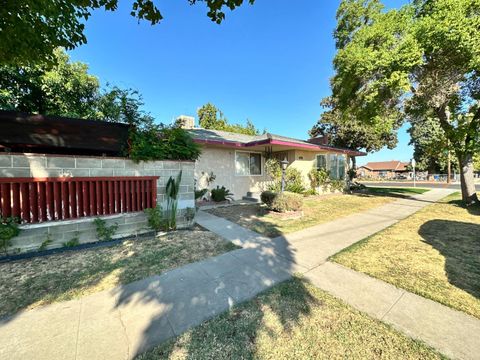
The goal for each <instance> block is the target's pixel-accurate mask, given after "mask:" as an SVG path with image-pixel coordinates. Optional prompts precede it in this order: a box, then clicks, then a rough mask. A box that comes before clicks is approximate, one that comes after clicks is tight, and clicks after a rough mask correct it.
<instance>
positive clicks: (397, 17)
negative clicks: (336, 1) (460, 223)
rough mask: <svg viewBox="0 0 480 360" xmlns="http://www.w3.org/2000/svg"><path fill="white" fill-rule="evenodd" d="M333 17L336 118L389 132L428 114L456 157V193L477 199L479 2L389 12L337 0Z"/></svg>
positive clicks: (455, 0) (447, 0) (419, 0)
mask: <svg viewBox="0 0 480 360" xmlns="http://www.w3.org/2000/svg"><path fill="white" fill-rule="evenodd" d="M337 19H338V26H337V29H336V36H337V53H336V56H335V59H334V69H335V75H334V77H333V78H332V80H331V89H332V95H331V97H332V103H333V104H334V108H335V111H336V116H337V119H338V121H339V123H341V124H342V125H343V124H349V123H350V122H352V121H354V122H356V123H358V124H362V125H361V126H363V125H366V126H369V127H373V128H374V129H381V130H382V132H384V133H391V134H395V133H396V131H397V129H398V128H399V126H400V125H401V124H402V123H403V122H404V121H405V120H408V121H416V120H418V119H427V118H430V119H431V121H433V122H434V123H435V124H436V125H438V126H439V127H440V128H441V129H442V130H443V132H444V136H445V140H448V144H450V146H451V149H452V151H453V152H454V154H455V155H456V157H457V159H458V162H459V169H460V174H461V183H462V195H463V199H464V200H465V201H466V202H467V203H472V202H475V201H478V198H477V196H476V193H475V187H474V185H473V156H474V154H475V153H476V152H478V150H479V148H480V137H479V128H480V76H479V75H480V73H479V69H480V0H436V1H428V0H414V1H413V2H412V3H410V4H407V5H404V6H403V7H401V8H399V9H392V10H388V11H387V10H385V9H383V7H382V5H381V3H380V2H379V1H378V0H344V1H342V3H341V5H340V8H339V11H338V13H337ZM446 142H447V141H445V142H444V143H446Z"/></svg>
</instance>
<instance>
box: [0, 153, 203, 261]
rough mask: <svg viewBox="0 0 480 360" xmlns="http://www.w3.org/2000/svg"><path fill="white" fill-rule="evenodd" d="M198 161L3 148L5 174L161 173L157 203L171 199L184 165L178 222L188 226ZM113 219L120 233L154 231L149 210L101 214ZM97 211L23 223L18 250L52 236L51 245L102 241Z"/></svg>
mask: <svg viewBox="0 0 480 360" xmlns="http://www.w3.org/2000/svg"><path fill="white" fill-rule="evenodd" d="M194 168H195V163H194V162H193V161H148V162H140V163H135V162H133V161H132V160H129V159H125V158H108V157H92V156H70V155H42V154H7V153H5V154H0V177H2V178H4V177H32V178H44V177H60V176H65V177H99V176H112V177H113V176H159V177H160V178H159V179H158V182H157V203H158V204H160V205H163V204H164V202H165V201H166V197H165V185H166V182H167V181H168V179H169V178H170V176H174V177H176V176H178V173H179V172H180V171H182V181H181V183H180V194H179V202H178V211H179V214H178V226H179V228H181V227H185V226H188V225H189V224H188V222H187V219H186V217H185V215H186V209H187V208H194V207H195V196H194ZM100 217H101V218H102V219H105V220H106V221H107V225H111V224H114V223H117V224H118V230H117V232H116V234H115V237H125V236H130V235H137V234H141V233H145V232H147V231H151V230H150V229H149V228H148V226H147V219H146V216H145V214H144V213H143V212H136V213H128V214H117V215H109V216H100ZM94 219H95V217H90V218H82V219H78V220H64V221H49V222H44V223H38V224H24V225H21V229H22V231H21V233H20V235H19V236H17V237H16V238H14V239H12V251H21V252H25V251H34V250H37V249H38V248H39V247H40V245H41V244H42V242H44V241H45V240H47V239H49V240H51V243H50V245H49V246H48V248H57V247H62V246H63V244H64V243H65V242H68V241H70V240H72V239H73V238H78V240H79V242H80V243H88V242H95V241H98V239H97V235H96V231H95V225H94V224H93V220H94Z"/></svg>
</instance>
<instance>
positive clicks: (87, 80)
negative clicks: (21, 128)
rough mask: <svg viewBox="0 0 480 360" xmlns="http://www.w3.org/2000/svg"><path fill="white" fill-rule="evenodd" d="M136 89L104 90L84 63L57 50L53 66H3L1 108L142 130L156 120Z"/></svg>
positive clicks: (111, 87)
mask: <svg viewBox="0 0 480 360" xmlns="http://www.w3.org/2000/svg"><path fill="white" fill-rule="evenodd" d="M142 107H143V102H142V97H141V95H140V94H139V93H138V92H137V91H135V90H132V89H121V88H118V87H116V86H107V87H106V88H101V87H100V81H99V79H98V78H97V77H96V76H95V75H92V74H90V73H89V72H88V66H87V65H86V64H85V63H82V62H79V61H77V62H72V61H70V58H69V56H68V55H67V54H66V53H65V52H64V51H63V50H62V49H56V50H55V52H54V58H53V60H52V63H50V64H48V65H47V64H46V63H43V64H38V65H32V66H16V65H3V66H1V65H0V109H1V110H15V111H23V112H28V113H38V114H44V115H60V116H67V117H68V116H69V117H75V118H85V119H87V118H88V119H95V120H105V121H112V122H122V123H126V124H130V125H135V126H139V127H142V126H144V125H145V124H148V123H152V122H153V118H152V117H151V116H150V115H148V114H147V113H145V112H144V111H143V110H142Z"/></svg>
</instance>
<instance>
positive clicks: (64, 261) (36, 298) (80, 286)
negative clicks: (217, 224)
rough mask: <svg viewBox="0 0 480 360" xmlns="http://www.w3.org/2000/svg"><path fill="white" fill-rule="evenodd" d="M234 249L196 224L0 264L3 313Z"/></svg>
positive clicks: (84, 292) (68, 296)
mask: <svg viewBox="0 0 480 360" xmlns="http://www.w3.org/2000/svg"><path fill="white" fill-rule="evenodd" d="M235 248H236V246H235V245H233V244H231V243H227V242H225V241H224V240H222V239H221V238H219V237H218V236H216V235H215V234H213V233H211V232H208V231H204V230H202V229H200V228H197V229H195V230H180V231H175V232H171V233H168V234H166V235H164V236H161V237H158V238H149V239H144V240H126V241H124V242H122V243H121V244H119V245H115V246H112V247H106V248H96V249H90V250H80V251H71V252H65V253H61V254H55V255H50V256H45V257H38V258H32V259H28V260H21V261H16V262H10V263H4V264H0V293H1V294H2V296H1V297H0V317H2V316H5V315H8V314H13V313H15V312H17V311H19V310H21V309H30V308H34V307H37V306H40V305H44V304H48V303H52V302H55V301H65V300H70V299H74V298H78V297H81V296H84V295H88V294H91V293H94V292H98V291H102V290H105V289H110V288H113V287H115V286H117V285H120V284H127V283H130V282H132V281H136V280H140V279H143V278H145V277H148V276H151V275H154V274H160V273H162V272H165V271H168V270H170V269H173V268H176V267H179V266H182V265H185V264H188V263H191V262H195V261H199V260H202V259H205V258H208V257H211V256H216V255H219V254H222V253H224V252H227V251H230V250H233V249H235Z"/></svg>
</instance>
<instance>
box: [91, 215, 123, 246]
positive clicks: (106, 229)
mask: <svg viewBox="0 0 480 360" xmlns="http://www.w3.org/2000/svg"><path fill="white" fill-rule="evenodd" d="M93 223H94V224H95V226H96V231H97V237H98V240H100V241H110V240H112V236H113V235H114V234H115V233H116V231H117V229H118V224H117V223H115V224H113V225H111V226H107V222H106V221H105V220H103V219H100V218H96V219H95V220H93Z"/></svg>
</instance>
